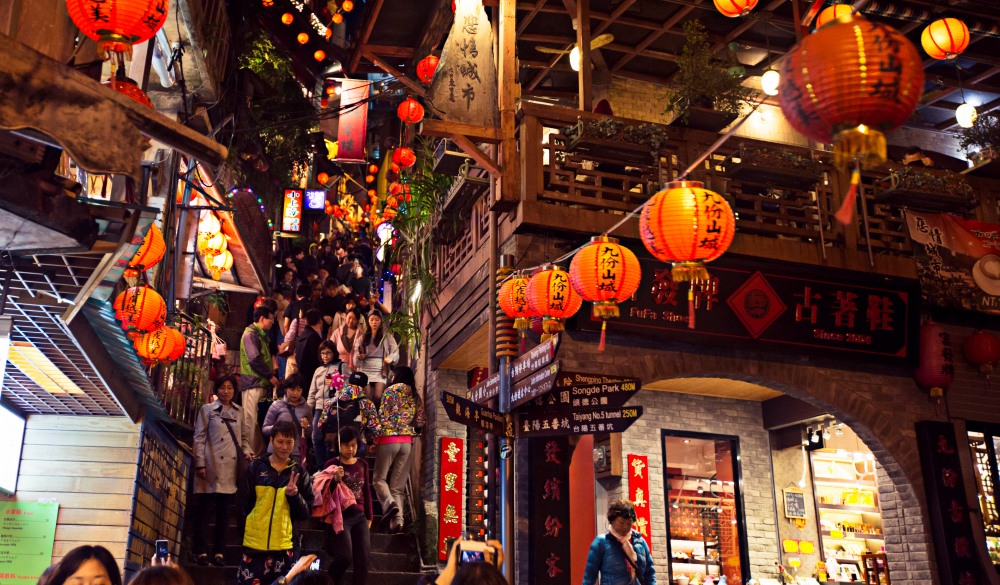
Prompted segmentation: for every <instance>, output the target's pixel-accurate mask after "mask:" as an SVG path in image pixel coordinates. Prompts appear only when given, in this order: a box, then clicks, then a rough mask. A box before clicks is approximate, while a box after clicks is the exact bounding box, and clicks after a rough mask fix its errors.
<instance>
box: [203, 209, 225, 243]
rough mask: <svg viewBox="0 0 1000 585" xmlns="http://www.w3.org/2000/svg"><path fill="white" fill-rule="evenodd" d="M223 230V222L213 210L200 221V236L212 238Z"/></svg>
mask: <svg viewBox="0 0 1000 585" xmlns="http://www.w3.org/2000/svg"><path fill="white" fill-rule="evenodd" d="M220 230H222V222H220V221H219V218H217V217H215V214H214V213H212V212H211V211H209V212H207V213H206V214H205V216H204V217H202V218H201V221H199V222H198V237H204V238H210V237H212V236H214V235H215V234H217V233H219V231H220Z"/></svg>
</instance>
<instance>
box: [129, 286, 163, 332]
mask: <svg viewBox="0 0 1000 585" xmlns="http://www.w3.org/2000/svg"><path fill="white" fill-rule="evenodd" d="M166 320H167V305H166V303H165V302H163V297H161V296H160V294H159V293H157V292H156V291H155V290H153V289H152V288H150V287H148V286H135V287H132V288H130V289H128V290H126V291H125V298H124V299H123V300H122V308H121V322H122V329H123V330H125V331H128V332H129V333H131V334H141V333H146V332H147V331H152V330H154V329H156V328H157V327H159V326H160V325H163V323H164V322H166Z"/></svg>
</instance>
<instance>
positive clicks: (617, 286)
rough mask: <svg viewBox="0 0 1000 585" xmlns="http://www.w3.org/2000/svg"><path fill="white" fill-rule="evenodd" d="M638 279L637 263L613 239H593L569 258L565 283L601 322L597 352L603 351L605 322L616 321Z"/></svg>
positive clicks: (630, 252) (626, 250) (598, 237)
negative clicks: (591, 304)
mask: <svg viewBox="0 0 1000 585" xmlns="http://www.w3.org/2000/svg"><path fill="white" fill-rule="evenodd" d="M640 276H641V271H640V270H639V259H638V258H636V256H635V254H633V253H632V250H629V249H628V248H625V247H623V246H620V245H619V244H618V240H617V239H615V238H610V237H607V236H596V237H593V238H591V239H590V244H589V245H587V246H586V247H584V248H583V249H582V250H580V251H579V252H577V253H576V255H575V256H573V260H572V262H570V264H569V279H570V282H571V283H572V284H573V288H574V289H575V290H576V292H578V293H580V296H581V297H583V298H584V300H587V301H591V302H592V303H594V309H593V313H592V314H593V315H594V317H596V318H598V319H600V320H601V343H600V345H599V347H598V349H599V350H600V351H604V339H605V332H606V331H607V319H617V318H618V315H619V313H618V303H620V302H622V301H624V300H626V299H628V298H629V297H630V296H632V295H633V294H635V291H636V290H637V289H638V288H639V277H640Z"/></svg>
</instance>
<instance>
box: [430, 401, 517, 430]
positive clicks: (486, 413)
mask: <svg viewBox="0 0 1000 585" xmlns="http://www.w3.org/2000/svg"><path fill="white" fill-rule="evenodd" d="M441 404H443V405H444V410H445V412H446V413H447V414H448V418H450V419H451V420H453V421H455V422H457V423H461V424H463V425H465V426H468V427H475V428H477V429H483V430H484V431H486V432H487V433H493V434H494V435H497V436H498V437H512V436H513V427H512V425H511V422H510V418H509V417H507V416H506V415H503V414H501V413H500V412H499V411H496V410H493V409H492V408H488V407H486V406H483V405H482V404H477V403H475V402H473V401H471V400H466V399H465V398H462V397H461V396H456V395H455V394H452V393H451V392H441Z"/></svg>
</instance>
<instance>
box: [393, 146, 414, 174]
mask: <svg viewBox="0 0 1000 585" xmlns="http://www.w3.org/2000/svg"><path fill="white" fill-rule="evenodd" d="M392 162H394V163H396V164H398V165H399V166H401V167H403V168H404V169H408V168H410V167H412V166H413V164H414V163H415V162H417V155H416V154H414V152H413V149H412V148H409V147H407V146H404V147H402V148H397V149H396V150H394V151H392Z"/></svg>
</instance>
